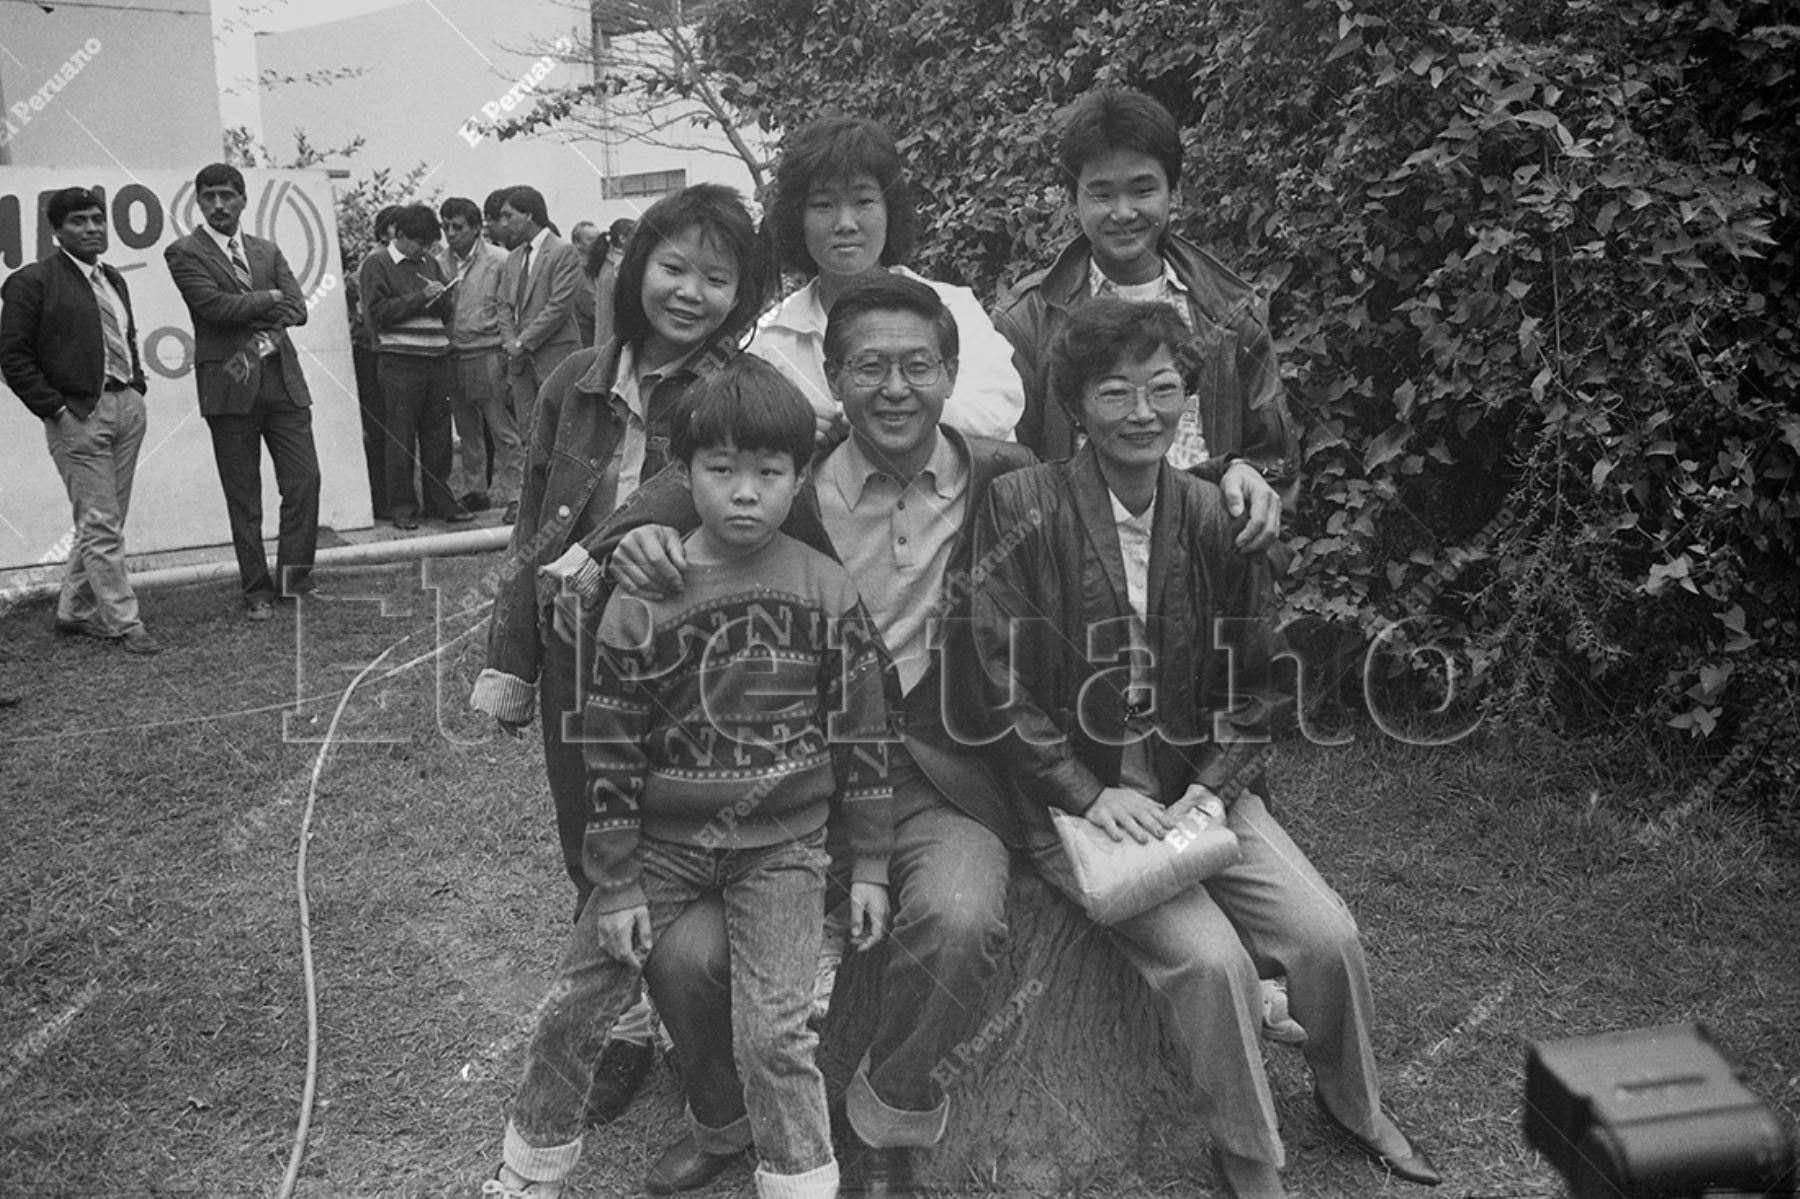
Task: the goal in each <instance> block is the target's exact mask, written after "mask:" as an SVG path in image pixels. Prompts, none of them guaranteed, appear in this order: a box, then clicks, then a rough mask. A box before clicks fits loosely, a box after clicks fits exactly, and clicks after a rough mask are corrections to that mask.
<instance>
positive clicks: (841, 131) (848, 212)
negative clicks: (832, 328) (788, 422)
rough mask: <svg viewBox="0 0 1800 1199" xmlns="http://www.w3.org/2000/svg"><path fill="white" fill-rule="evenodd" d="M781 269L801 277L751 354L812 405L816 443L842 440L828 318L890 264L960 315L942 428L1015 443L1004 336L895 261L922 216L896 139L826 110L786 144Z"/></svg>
mask: <svg viewBox="0 0 1800 1199" xmlns="http://www.w3.org/2000/svg"><path fill="white" fill-rule="evenodd" d="M768 225H769V227H770V228H772V229H773V231H774V239H775V248H776V250H777V252H778V253H779V254H780V256H781V263H782V265H783V266H784V267H785V268H786V269H788V270H790V271H793V272H794V273H795V274H798V275H801V276H803V277H806V278H807V280H808V282H807V283H806V285H805V286H804V287H802V288H800V289H799V290H798V291H796V292H794V293H793V294H792V295H790V296H788V297H787V299H785V300H783V301H782V302H781V303H780V304H778V305H776V307H775V308H774V309H772V310H771V311H770V312H769V313H768V314H767V315H765V316H764V317H763V318H762V320H761V322H759V324H758V326H757V330H756V337H755V339H754V340H753V341H752V342H751V343H750V352H751V353H752V354H757V355H760V356H762V357H763V358H766V359H768V360H769V361H770V362H772V363H774V364H775V366H776V367H777V368H778V369H779V370H780V371H781V372H782V373H783V374H785V375H787V376H788V378H790V379H792V380H793V381H794V382H795V383H796V384H797V385H798V386H799V388H800V390H801V392H802V393H803V394H805V396H806V398H807V399H808V401H810V402H811V404H812V406H813V413H814V415H815V416H816V417H817V420H818V425H819V437H820V440H821V441H831V442H835V441H836V440H838V439H839V438H840V437H841V436H842V432H843V427H844V426H843V411H842V409H841V408H840V407H839V406H838V403H837V401H835V400H834V399H832V396H831V388H830V386H829V385H828V384H827V382H826V378H825V317H826V314H827V313H829V312H830V311H831V305H832V304H833V302H835V301H836V299H837V297H838V296H839V295H840V294H841V293H842V292H843V289H844V288H845V286H847V285H848V284H849V283H850V282H851V281H852V280H855V279H857V278H859V277H861V276H863V275H866V274H868V273H869V272H871V271H892V272H893V273H895V274H897V275H904V276H905V277H907V278H909V279H918V280H919V281H920V282H922V283H925V284H927V285H929V286H930V287H931V288H932V290H934V291H936V292H937V293H938V295H939V296H940V297H942V299H943V301H944V304H945V306H946V307H948V308H949V309H950V314H951V315H952V316H954V317H955V318H956V326H957V332H958V335H959V336H960V338H961V340H962V353H961V358H960V360H959V362H958V364H957V370H956V387H955V389H954V390H953V391H952V392H951V394H950V399H949V401H948V403H946V404H945V406H944V423H945V424H947V425H949V426H950V427H952V428H954V429H957V430H960V431H961V432H964V433H972V434H974V435H976V436H978V437H994V438H1000V439H1002V440H1006V441H1011V440H1012V437H1013V426H1014V425H1016V424H1018V421H1019V416H1020V414H1021V413H1023V412H1024V410H1025V386H1024V384H1023V383H1022V382H1021V381H1020V379H1019V372H1018V370H1017V369H1016V368H1015V367H1014V366H1013V360H1012V359H1013V351H1012V343H1010V342H1008V341H1007V340H1006V338H1004V337H1002V336H1001V335H1000V333H999V332H998V331H997V330H996V329H995V328H994V326H993V322H991V321H990V320H989V319H988V316H987V313H986V311H984V310H983V308H982V306H981V301H979V300H978V299H976V298H975V293H974V292H972V291H970V290H969V289H968V288H966V287H958V286H956V285H955V284H952V283H939V282H937V281H935V280H932V279H924V278H922V277H921V276H919V275H916V274H914V273H913V272H911V271H909V270H907V269H906V267H904V266H902V265H900V264H902V263H904V262H905V261H906V259H907V258H908V256H910V255H911V253H912V248H913V240H914V238H915V236H916V235H917V232H918V226H919V216H918V212H917V210H916V209H915V208H914V207H913V200H912V191H911V188H910V187H908V185H907V182H906V172H905V168H904V167H903V165H902V164H901V162H900V152H899V150H898V148H897V147H896V146H895V145H894V137H893V135H892V134H891V133H889V132H888V131H887V128H886V127H885V126H883V125H881V124H880V123H878V122H876V121H870V120H863V119H861V118H857V117H825V118H822V119H820V120H817V121H814V122H813V123H811V124H810V125H806V126H804V127H803V128H801V129H800V130H798V131H797V132H795V133H794V135H793V136H792V137H790V138H788V139H787V141H786V142H785V143H784V144H783V146H782V153H781V162H780V163H779V165H777V166H776V168H775V195H774V200H773V202H772V204H771V207H770V210H769V216H768Z"/></svg>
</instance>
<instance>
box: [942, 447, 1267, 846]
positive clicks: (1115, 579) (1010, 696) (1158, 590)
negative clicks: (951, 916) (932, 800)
mask: <svg viewBox="0 0 1800 1199" xmlns="http://www.w3.org/2000/svg"><path fill="white" fill-rule="evenodd" d="M1233 536H1234V523H1233V521H1232V519H1231V517H1230V515H1229V514H1228V513H1227V512H1226V510H1225V502H1224V499H1223V497H1222V496H1221V494H1220V492H1219V489H1218V488H1217V487H1216V486H1215V485H1214V484H1212V483H1208V482H1205V481H1203V480H1200V479H1197V478H1194V477H1193V476H1192V475H1190V474H1187V473H1185V472H1182V471H1178V470H1175V469H1174V468H1173V467H1170V466H1168V465H1167V464H1164V466H1163V467H1162V470H1161V474H1160V477H1159V479H1158V482H1157V498H1156V509H1155V516H1154V518H1153V522H1152V531H1151V540H1150V544H1151V550H1150V575H1149V583H1148V587H1147V589H1146V597H1145V608H1146V611H1147V613H1148V619H1147V620H1146V622H1145V635H1146V637H1147V639H1148V649H1149V652H1150V655H1151V657H1150V659H1149V662H1150V669H1151V672H1152V673H1151V676H1150V686H1151V688H1152V692H1151V693H1152V695H1153V697H1154V698H1153V700H1152V703H1151V706H1150V709H1149V712H1148V714H1147V718H1148V719H1150V720H1151V721H1152V723H1153V725H1154V730H1155V731H1154V737H1155V740H1154V742H1153V745H1152V748H1151V757H1150V763H1151V768H1152V770H1153V772H1154V773H1155V775H1156V779H1157V782H1158V785H1159V788H1160V791H1161V794H1159V795H1155V796H1152V798H1153V799H1156V800H1157V801H1158V802H1159V803H1164V804H1168V803H1173V802H1174V801H1175V800H1177V799H1179V798H1180V797H1181V795H1182V793H1183V792H1184V791H1185V790H1186V788H1187V786H1188V784H1190V783H1194V782H1199V783H1203V784H1205V785H1206V786H1208V787H1210V788H1212V789H1213V790H1214V791H1217V792H1219V793H1220V794H1221V795H1222V796H1225V797H1226V798H1227V799H1228V800H1229V799H1231V798H1235V796H1236V794H1237V793H1238V790H1239V789H1240V788H1241V787H1242V786H1243V785H1244V784H1245V783H1246V782H1247V781H1249V780H1248V777H1247V774H1246V771H1253V770H1254V769H1256V768H1257V767H1258V766H1260V761H1251V759H1253V758H1259V757H1260V755H1261V751H1262V750H1263V748H1264V747H1265V746H1266V744H1267V742H1268V735H1269V714H1270V696H1269V663H1270V655H1271V652H1272V651H1271V646H1272V645H1273V644H1274V639H1273V634H1272V631H1271V624H1270V619H1269V616H1268V613H1269V608H1268V602H1267V601H1268V599H1269V597H1270V594H1271V592H1270V580H1269V574H1268V565H1267V562H1266V561H1265V559H1264V557H1263V555H1261V554H1256V555H1244V554H1240V553H1238V552H1237V551H1236V549H1235V548H1234V546H1233V544H1232V538H1233ZM975 552H976V554H977V556H978V560H980V561H983V562H984V563H986V564H987V568H986V575H985V579H984V583H983V585H982V586H981V587H980V588H978V589H977V590H976V592H975V596H974V625H975V627H974V636H975V644H976V652H977V653H978V654H979V656H980V660H981V673H982V682H983V686H984V693H985V695H986V698H987V702H988V704H989V705H990V706H991V707H992V708H993V709H994V710H995V712H996V713H997V714H998V715H999V717H1000V719H1001V721H1002V722H1003V723H1004V724H1005V725H1006V726H1007V727H1008V730H1009V731H1008V732H1007V734H1006V735H1005V736H1004V737H1002V738H1001V739H1000V741H999V743H998V745H997V749H998V751H999V755H1000V761H1001V762H1002V763H1003V764H1004V767H1005V772H1006V775H1007V777H1008V780H1009V781H1010V783H1011V785H1012V789H1013V798H1014V801H1015V803H1016V804H1017V805H1018V809H1019V812H1020V815H1021V819H1022V820H1023V821H1024V822H1025V823H1026V825H1027V827H1028V828H1032V829H1037V828H1041V829H1044V830H1047V829H1048V820H1049V816H1048V806H1049V805H1052V804H1054V805H1055V806H1057V807H1060V808H1062V809H1063V810H1065V811H1067V812H1070V813H1072V814H1077V815H1078V814H1080V813H1082V812H1084V811H1086V809H1087V808H1088V807H1089V806H1090V805H1091V804H1092V803H1093V802H1094V800H1095V799H1096V798H1098V797H1099V794H1100V791H1101V789H1102V788H1103V787H1114V786H1118V785H1119V780H1120V761H1121V757H1122V754H1121V750H1120V745H1121V743H1122V741H1123V740H1124V737H1125V726H1126V720H1127V711H1126V692H1127V688H1128V684H1129V681H1130V671H1129V666H1128V664H1129V660H1130V659H1129V657H1128V656H1127V655H1128V654H1129V653H1130V649H1129V646H1130V632H1129V617H1130V615H1131V604H1130V599H1129V597H1128V594H1127V589H1126V581H1125V567H1124V557H1123V554H1122V553H1121V551H1120V548H1119V537H1118V530H1117V525H1116V524H1115V521H1114V515H1113V509H1112V501H1111V498H1110V494H1109V492H1108V491H1107V487H1106V482H1105V480H1104V478H1103V477H1102V476H1101V474H1100V466H1099V462H1098V460H1097V458H1096V457H1095V454H1094V451H1093V449H1092V448H1091V447H1087V448H1083V449H1082V450H1081V451H1080V452H1079V453H1077V454H1076V455H1075V457H1074V458H1073V459H1071V460H1070V461H1068V462H1056V463H1050V464H1048V465H1044V466H1038V467H1033V468H1031V469H1029V470H1021V471H1014V472H1013V473H1012V474H1009V475H1007V476H1005V477H1004V478H1001V479H998V480H996V481H995V483H994V485H993V487H992V488H990V489H989V491H988V502H987V503H986V505H984V508H983V512H982V514H981V518H980V520H979V522H978V523H977V525H976V529H975ZM1220 621H1223V623H1218V622H1220ZM1227 647H1228V648H1229V652H1226V651H1227ZM1221 729H1226V730H1229V736H1228V738H1227V741H1228V742H1229V743H1230V745H1231V746H1232V748H1231V749H1230V751H1229V752H1228V751H1227V748H1226V746H1225V745H1221V744H1219V743H1217V742H1215V740H1214V737H1215V736H1216V735H1218V730H1221ZM1234 779H1235V780H1236V786H1235V787H1234V786H1232V783H1233V780H1234Z"/></svg>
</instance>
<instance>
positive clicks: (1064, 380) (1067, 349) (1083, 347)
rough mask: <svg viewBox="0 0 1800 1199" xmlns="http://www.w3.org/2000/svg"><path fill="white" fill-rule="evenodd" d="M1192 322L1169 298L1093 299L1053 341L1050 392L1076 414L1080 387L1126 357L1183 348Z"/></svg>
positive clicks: (1134, 359) (1135, 359) (1134, 358)
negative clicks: (1150, 300)
mask: <svg viewBox="0 0 1800 1199" xmlns="http://www.w3.org/2000/svg"><path fill="white" fill-rule="evenodd" d="M1188 336H1189V334H1188V327H1187V324H1186V322H1184V321H1183V320H1182V319H1181V315H1180V314H1179V313H1177V312H1176V311H1175V309H1174V308H1172V307H1170V306H1169V305H1168V304H1163V303H1152V304H1143V303H1135V302H1133V301H1130V300H1113V299H1096V300H1089V301H1088V302H1087V303H1085V304H1082V305H1081V306H1079V307H1078V308H1076V309H1075V310H1074V311H1073V312H1072V313H1070V315H1069V323H1068V324H1067V325H1064V326H1063V328H1062V331H1061V332H1060V333H1058V334H1057V335H1056V337H1054V338H1053V339H1052V340H1051V342H1050V372H1049V387H1050V394H1051V395H1052V396H1053V397H1055V399H1056V401H1057V403H1059V404H1061V405H1062V406H1063V408H1064V409H1065V410H1066V411H1068V412H1069V414H1070V415H1072V416H1074V417H1076V418H1077V419H1079V418H1080V416H1081V393H1082V392H1083V391H1084V390H1085V389H1086V388H1087V385H1088V384H1089V383H1092V382H1093V381H1094V380H1095V379H1098V378H1100V377H1101V376H1102V375H1105V374H1107V373H1108V372H1109V371H1111V370H1112V369H1113V368H1114V367H1116V366H1118V365H1119V364H1120V363H1122V362H1142V361H1144V360H1145V359H1147V358H1149V357H1150V356H1151V355H1153V354H1155V353H1156V351H1157V350H1159V349H1162V348H1164V347H1165V346H1166V347H1167V348H1168V349H1169V351H1170V352H1171V353H1175V354H1179V353H1180V352H1181V347H1182V346H1183V345H1184V344H1186V342H1187V340H1188Z"/></svg>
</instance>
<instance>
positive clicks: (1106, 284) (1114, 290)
mask: <svg viewBox="0 0 1800 1199" xmlns="http://www.w3.org/2000/svg"><path fill="white" fill-rule="evenodd" d="M1162 268H1163V269H1162V274H1161V275H1158V276H1157V277H1156V278H1154V279H1152V280H1150V281H1149V282H1148V283H1115V282H1113V280H1111V279H1110V278H1108V277H1107V274H1106V272H1105V271H1103V270H1101V269H1100V264H1099V263H1098V262H1095V261H1094V260H1093V259H1092V258H1091V257H1090V258H1089V259H1088V294H1089V295H1091V296H1106V297H1108V298H1109V299H1114V300H1130V301H1132V302H1133V303H1138V304H1167V305H1169V306H1170V307H1172V308H1173V309H1175V311H1176V312H1178V313H1180V314H1181V319H1182V322H1183V323H1184V324H1186V325H1187V327H1188V328H1189V329H1190V330H1192V329H1193V327H1194V313H1193V310H1192V308H1191V307H1190V306H1189V304H1188V288H1187V284H1185V283H1183V282H1182V281H1181V276H1180V275H1177V274H1176V273H1175V267H1174V265H1173V264H1172V263H1170V261H1169V260H1168V259H1167V258H1165V259H1163V260H1162Z"/></svg>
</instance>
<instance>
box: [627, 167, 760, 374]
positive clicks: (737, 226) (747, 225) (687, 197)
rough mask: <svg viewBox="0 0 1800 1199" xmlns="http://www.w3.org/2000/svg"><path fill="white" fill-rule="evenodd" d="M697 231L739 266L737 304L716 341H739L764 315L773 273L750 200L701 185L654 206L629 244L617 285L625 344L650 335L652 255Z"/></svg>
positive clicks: (728, 190) (719, 185)
mask: <svg viewBox="0 0 1800 1199" xmlns="http://www.w3.org/2000/svg"><path fill="white" fill-rule="evenodd" d="M696 229H697V230H699V232H700V238H701V240H702V241H709V242H712V243H713V244H714V245H716V246H717V247H718V248H719V249H721V250H723V251H725V252H726V253H727V254H729V255H730V256H731V258H732V260H733V261H735V262H736V263H737V268H738V291H737V302H736V303H734V304H733V305H732V306H731V311H730V312H729V313H727V314H726V316H725V323H724V324H722V325H720V326H719V329H718V332H716V333H714V334H713V336H712V340H723V339H727V338H735V337H736V336H737V335H738V334H739V333H741V332H743V331H744V330H745V329H748V328H749V327H750V322H752V321H754V320H755V319H756V316H757V313H759V312H761V311H762V307H763V299H764V293H765V292H766V290H767V288H768V277H769V271H768V270H767V269H765V266H764V255H763V252H762V243H761V241H760V240H759V239H758V238H757V236H756V225H755V223H754V222H753V221H751V219H750V212H749V210H748V209H746V208H745V207H744V198H743V197H742V196H740V195H739V194H738V193H737V190H736V189H735V188H730V187H726V186H725V185H724V184H722V183H696V184H694V185H693V186H692V187H687V188H683V189H682V190H681V191H678V192H676V193H675V194H674V195H672V196H664V197H663V198H662V199H660V200H658V201H657V202H656V203H655V204H652V205H651V206H650V211H648V212H646V213H645V214H644V215H643V218H642V220H641V221H639V223H638V230H637V232H636V233H634V234H633V235H632V238H631V241H630V242H628V243H627V244H626V246H625V256H624V257H623V258H621V259H620V260H619V277H618V279H617V281H615V282H614V284H613V332H614V333H615V334H616V335H617V336H618V338H619V340H621V341H623V342H625V343H627V344H629V345H634V346H636V345H642V344H643V343H644V341H645V339H647V338H648V337H649V336H650V318H649V317H647V316H645V315H644V298H643V297H644V272H645V270H646V269H647V268H648V265H649V262H650V255H652V254H654V253H655V252H656V250H657V247H659V246H661V245H662V244H663V243H664V242H666V241H668V240H670V239H671V238H675V237H680V236H681V235H682V234H683V233H686V232H688V231H689V230H696Z"/></svg>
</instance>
